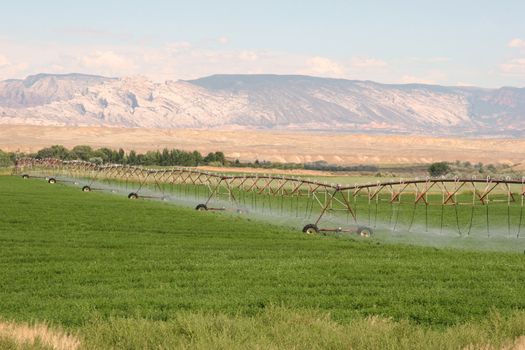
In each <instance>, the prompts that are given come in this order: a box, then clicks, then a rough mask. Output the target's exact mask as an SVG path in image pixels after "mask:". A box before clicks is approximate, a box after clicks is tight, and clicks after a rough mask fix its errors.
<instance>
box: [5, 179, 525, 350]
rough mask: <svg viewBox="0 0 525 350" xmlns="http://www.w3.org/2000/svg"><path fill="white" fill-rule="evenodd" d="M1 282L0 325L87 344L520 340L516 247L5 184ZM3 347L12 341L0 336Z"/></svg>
mask: <svg viewBox="0 0 525 350" xmlns="http://www.w3.org/2000/svg"><path fill="white" fill-rule="evenodd" d="M514 242H517V243H518V244H520V243H521V242H520V241H514ZM514 245H516V244H514ZM0 281H2V282H1V284H0V319H2V320H4V321H6V322H7V321H9V322H16V323H19V324H20V323H24V322H29V323H34V322H37V323H47V324H50V325H51V327H52V328H58V329H64V330H66V331H67V332H70V333H71V334H72V335H74V336H75V337H77V338H78V339H80V343H81V344H82V345H81V346H82V347H85V348H173V347H187V348H195V347H197V348H199V347H200V348H209V347H212V346H213V347H217V348H225V349H226V348H232V347H238V348H254V347H257V346H259V347H262V348H293V347H295V348H304V347H311V348H341V347H345V348H348V347H353V348H371V347H383V348H421V347H433V348H458V347H465V346H467V345H469V344H494V345H496V346H500V345H502V344H510V343H512V342H513V341H514V339H515V338H517V337H518V336H520V335H523V334H525V313H524V312H523V311H522V310H523V309H524V308H525V293H523V290H524V287H523V286H525V255H524V254H523V253H521V252H520V253H519V254H517V253H498V252H482V251H465V250H453V249H445V248H443V249H437V248H435V247H417V246H410V245H402V244H391V243H388V241H387V240H384V239H382V238H381V237H377V238H372V239H362V238H357V237H356V238H349V237H335V236H305V235H303V234H301V233H300V232H297V231H294V230H288V229H286V228H282V227H279V226H272V225H270V224H268V223H265V222H262V221H259V220H253V219H251V220H250V219H248V218H243V217H234V216H231V215H224V214H222V213H214V212H196V211H194V210H192V209H189V208H184V207H179V206H176V205H173V204H172V203H164V202H158V201H147V200H144V201H142V200H139V201H130V200H127V199H126V198H125V197H123V196H116V195H110V194H105V193H97V192H92V193H82V192H80V191H79V190H78V188H75V187H70V186H64V185H60V184H59V185H56V186H50V185H48V184H47V183H45V182H44V181H41V180H22V179H20V178H14V177H0ZM0 329H1V327H0ZM509 342H510V343H509ZM0 345H2V347H13V348H16V346H17V345H16V343H15V342H14V341H12V340H10V338H8V337H6V336H4V337H2V332H1V331H0ZM35 348H45V346H43V345H41V344H40V345H39V344H37V345H35Z"/></svg>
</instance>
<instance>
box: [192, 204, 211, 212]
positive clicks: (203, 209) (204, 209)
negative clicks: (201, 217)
mask: <svg viewBox="0 0 525 350" xmlns="http://www.w3.org/2000/svg"><path fill="white" fill-rule="evenodd" d="M195 210H198V211H206V210H208V207H207V206H206V204H199V205H197V206H196V207H195Z"/></svg>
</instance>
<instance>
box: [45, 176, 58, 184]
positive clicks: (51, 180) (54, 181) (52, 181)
mask: <svg viewBox="0 0 525 350" xmlns="http://www.w3.org/2000/svg"><path fill="white" fill-rule="evenodd" d="M47 182H48V183H50V184H56V183H57V180H56V179H55V178H53V177H50V178H49V179H48V180H47Z"/></svg>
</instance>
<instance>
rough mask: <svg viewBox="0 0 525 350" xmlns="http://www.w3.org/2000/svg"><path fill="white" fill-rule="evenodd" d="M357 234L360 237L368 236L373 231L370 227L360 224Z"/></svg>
mask: <svg viewBox="0 0 525 350" xmlns="http://www.w3.org/2000/svg"><path fill="white" fill-rule="evenodd" d="M357 234H358V235H359V236H361V237H366V238H369V237H371V236H372V235H373V234H374V231H373V230H372V229H371V228H370V227H366V226H362V227H359V228H358V229H357Z"/></svg>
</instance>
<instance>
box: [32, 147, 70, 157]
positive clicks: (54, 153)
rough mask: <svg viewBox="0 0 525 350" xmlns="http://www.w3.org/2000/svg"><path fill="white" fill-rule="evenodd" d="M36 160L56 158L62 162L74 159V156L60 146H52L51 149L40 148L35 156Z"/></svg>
mask: <svg viewBox="0 0 525 350" xmlns="http://www.w3.org/2000/svg"><path fill="white" fill-rule="evenodd" d="M35 157H36V158H38V159H44V158H57V159H62V160H68V159H74V158H75V156H74V154H71V152H70V151H69V150H68V149H67V148H65V147H64V146H62V145H53V146H51V147H46V148H42V149H41V150H40V151H38V152H37V153H36V155H35Z"/></svg>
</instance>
